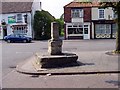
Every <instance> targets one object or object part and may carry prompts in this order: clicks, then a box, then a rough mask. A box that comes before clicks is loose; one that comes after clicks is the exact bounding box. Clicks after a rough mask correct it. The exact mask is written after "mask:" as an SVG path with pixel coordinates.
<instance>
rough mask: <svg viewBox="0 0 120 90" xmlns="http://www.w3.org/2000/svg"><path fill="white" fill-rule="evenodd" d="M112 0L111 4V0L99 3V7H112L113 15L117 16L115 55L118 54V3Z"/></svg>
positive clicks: (119, 27) (119, 38)
mask: <svg viewBox="0 0 120 90" xmlns="http://www.w3.org/2000/svg"><path fill="white" fill-rule="evenodd" d="M115 1H116V0H114V2H111V0H110V1H109V0H108V2H104V1H103V2H102V1H101V3H100V4H101V6H102V7H103V8H107V7H112V8H113V10H114V12H115V14H116V15H117V20H116V21H117V26H118V29H117V34H116V50H115V52H117V53H120V1H119V0H118V1H116V2H115Z"/></svg>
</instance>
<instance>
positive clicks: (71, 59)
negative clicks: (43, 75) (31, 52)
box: [36, 53, 78, 68]
mask: <svg viewBox="0 0 120 90" xmlns="http://www.w3.org/2000/svg"><path fill="white" fill-rule="evenodd" d="M77 59H78V56H77V55H76V54H72V53H63V54H62V55H47V54H46V55H42V54H41V53H36V64H37V65H39V67H41V68H56V67H64V66H66V65H72V64H75V63H76V64H77Z"/></svg>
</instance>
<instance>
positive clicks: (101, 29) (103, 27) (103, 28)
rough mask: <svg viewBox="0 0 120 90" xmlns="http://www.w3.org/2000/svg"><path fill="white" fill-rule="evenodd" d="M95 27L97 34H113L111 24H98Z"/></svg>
mask: <svg viewBox="0 0 120 90" xmlns="http://www.w3.org/2000/svg"><path fill="white" fill-rule="evenodd" d="M95 28H96V34H111V25H110V24H97V25H96V27H95Z"/></svg>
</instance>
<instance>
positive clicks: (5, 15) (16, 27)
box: [0, 0, 41, 39]
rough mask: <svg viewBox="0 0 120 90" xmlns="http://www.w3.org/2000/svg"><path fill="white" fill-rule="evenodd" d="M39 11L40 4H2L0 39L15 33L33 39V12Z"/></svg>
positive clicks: (34, 2) (36, 2)
mask: <svg viewBox="0 0 120 90" xmlns="http://www.w3.org/2000/svg"><path fill="white" fill-rule="evenodd" d="M37 10H39V11H41V2H40V1H38V0H37V1H36V0H34V1H33V2H17V1H15V2H13V0H12V2H2V13H1V14H0V21H1V23H0V39H3V37H4V36H6V35H9V34H12V33H16V34H24V35H26V36H30V37H33V19H34V14H35V11H37Z"/></svg>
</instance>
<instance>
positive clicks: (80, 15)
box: [72, 9, 83, 18]
mask: <svg viewBox="0 0 120 90" xmlns="http://www.w3.org/2000/svg"><path fill="white" fill-rule="evenodd" d="M72 18H83V9H72Z"/></svg>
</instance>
